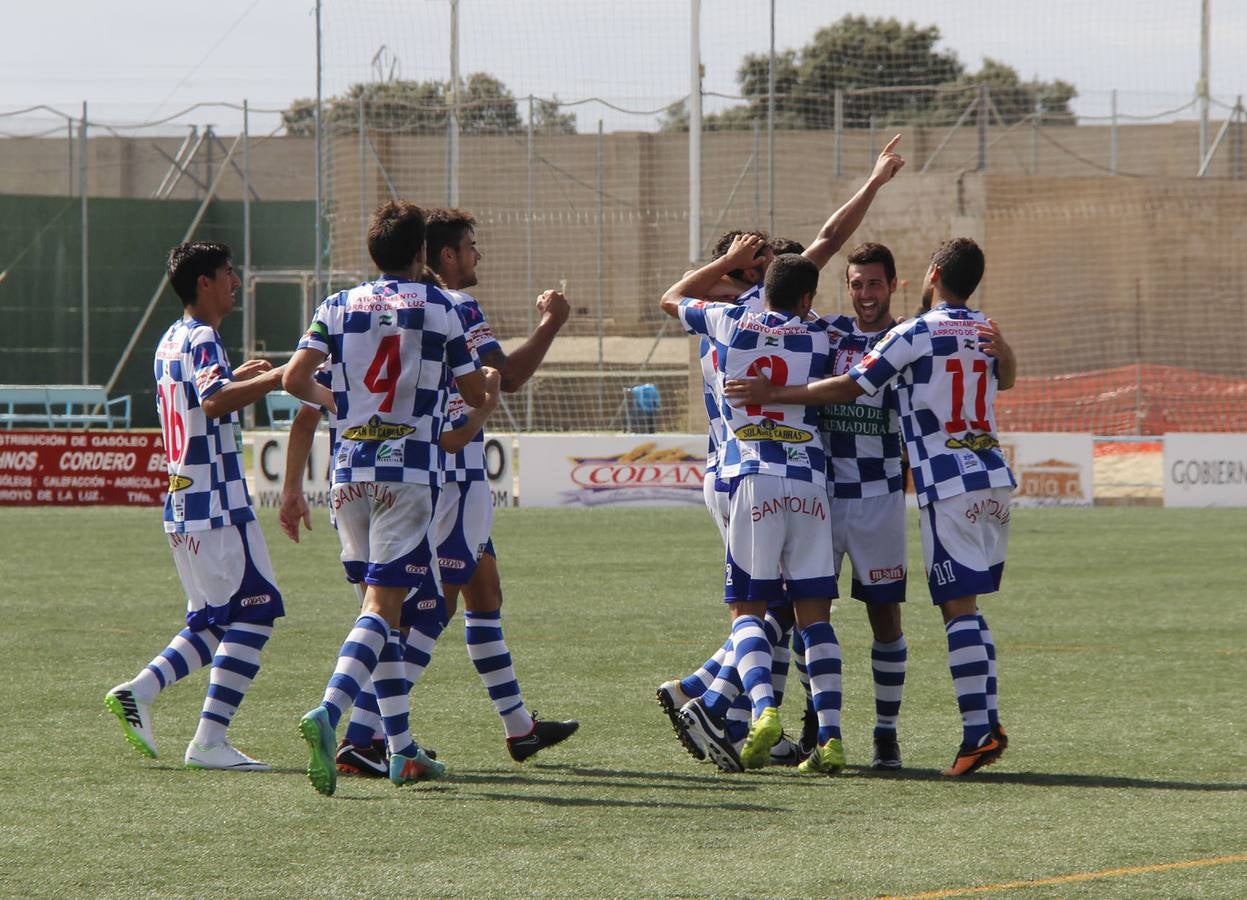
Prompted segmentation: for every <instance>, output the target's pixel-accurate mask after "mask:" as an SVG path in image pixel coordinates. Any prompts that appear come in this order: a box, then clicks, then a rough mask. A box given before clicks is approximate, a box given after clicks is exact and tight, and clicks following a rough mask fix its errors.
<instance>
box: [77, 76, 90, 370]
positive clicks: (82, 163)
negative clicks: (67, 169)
mask: <svg viewBox="0 0 1247 900" xmlns="http://www.w3.org/2000/svg"><path fill="white" fill-rule="evenodd" d="M88 189H89V185H88V183H87V101H85V100H83V101H82V122H81V123H80V124H79V126H78V193H79V194H81V195H82V241H81V243H82V383H83V384H90V383H91V277H90V271H89V268H90V263H91V231H90V228H89V227H88V226H89V224H90V222H89V219H88V217H87V191H88Z"/></svg>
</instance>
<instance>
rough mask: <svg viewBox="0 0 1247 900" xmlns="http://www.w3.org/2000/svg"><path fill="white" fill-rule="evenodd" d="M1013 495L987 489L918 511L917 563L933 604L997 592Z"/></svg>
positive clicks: (949, 499) (1003, 489) (1005, 490)
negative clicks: (924, 573) (919, 539)
mask: <svg viewBox="0 0 1247 900" xmlns="http://www.w3.org/2000/svg"><path fill="white" fill-rule="evenodd" d="M1012 494H1013V490H1012V488H1007V487H997V488H987V489H985V490H981V491H970V492H969V493H966V494H959V495H957V496H956V497H949V498H948V499H946V500H933V501H931V503H929V504H928V505H927V506H925V507H923V508H922V509H921V510H920V515H921V518H920V519H919V520H918V524H919V528H918V531H919V534H921V535H922V561H923V564H924V565H925V566H926V570H927V584H928V585H929V586H930V588H931V600H932V601H933V602H934V603H937V604H938V603H945V602H947V601H949V600H955V599H957V598H958V597H970V596H974V595H977V594H991V593H994V592H995V591H998V590H999V589H1000V579H1001V576H1002V575H1004V570H1005V551H1006V550H1007V549H1008V546H1009V518H1010V510H1009V501H1010V499H1011V497H1012Z"/></svg>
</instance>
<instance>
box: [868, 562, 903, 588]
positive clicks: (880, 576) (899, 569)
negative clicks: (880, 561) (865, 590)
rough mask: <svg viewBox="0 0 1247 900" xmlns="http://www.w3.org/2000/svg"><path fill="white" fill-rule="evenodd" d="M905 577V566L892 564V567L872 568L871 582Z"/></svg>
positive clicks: (875, 582)
mask: <svg viewBox="0 0 1247 900" xmlns="http://www.w3.org/2000/svg"><path fill="white" fill-rule="evenodd" d="M904 577H905V567H904V566H892V568H890V569H871V570H870V583H871V584H877V583H878V582H880V581H900V580H901V579H902V578H904Z"/></svg>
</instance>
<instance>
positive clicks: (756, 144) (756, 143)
mask: <svg viewBox="0 0 1247 900" xmlns="http://www.w3.org/2000/svg"><path fill="white" fill-rule="evenodd" d="M761 160H762V127H761V125H760V124H759V123H758V121H757V120H756V119H755V120H754V123H753V220H754V221H755V222H756V221H758V220H759V219H761V218H762V166H760V165H758V163H759V162H760V161H761Z"/></svg>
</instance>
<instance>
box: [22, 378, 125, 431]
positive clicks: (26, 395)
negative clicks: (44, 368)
mask: <svg viewBox="0 0 1247 900" xmlns="http://www.w3.org/2000/svg"><path fill="white" fill-rule="evenodd" d="M93 425H102V426H104V427H106V428H109V429H112V428H129V427H130V397H129V396H128V395H127V396H125V397H115V398H113V399H112V400H109V399H108V393H107V392H106V391H105V390H104V388H102V387H100V386H99V385H94V384H53V385H42V386H40V385H27V384H5V385H0V426H3V427H4V428H7V429H12V428H90V427H91V426H93Z"/></svg>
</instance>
